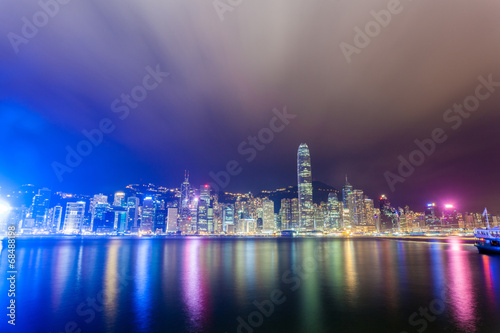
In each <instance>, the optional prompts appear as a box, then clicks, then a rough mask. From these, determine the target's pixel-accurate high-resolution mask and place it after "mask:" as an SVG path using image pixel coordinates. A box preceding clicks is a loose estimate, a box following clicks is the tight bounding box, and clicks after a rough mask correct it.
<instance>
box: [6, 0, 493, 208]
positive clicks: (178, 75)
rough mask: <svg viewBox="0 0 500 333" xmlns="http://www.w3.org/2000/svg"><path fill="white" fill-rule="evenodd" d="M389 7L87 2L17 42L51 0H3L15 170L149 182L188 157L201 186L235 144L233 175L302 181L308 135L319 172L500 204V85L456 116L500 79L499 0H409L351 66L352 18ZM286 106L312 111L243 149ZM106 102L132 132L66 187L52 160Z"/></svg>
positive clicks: (110, 139)
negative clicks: (433, 138) (410, 165)
mask: <svg viewBox="0 0 500 333" xmlns="http://www.w3.org/2000/svg"><path fill="white" fill-rule="evenodd" d="M387 4H388V1H368V0H366V1H324V0H318V1H299V0H292V1H291V0H276V1H272V2H270V1H256V0H254V1H249V0H246V1H243V2H242V4H241V5H240V6H238V7H237V8H235V9H234V10H233V11H232V12H226V13H225V14H224V18H225V19H224V21H223V22H221V21H220V19H219V17H218V15H217V12H216V10H215V9H214V7H213V5H212V1H204V2H193V1H189V2H188V1H157V0H149V1H141V2H137V1H124V0H120V1H118V0H115V1H106V2H102V1H84V2H82V1H78V0H73V1H70V2H69V3H68V4H66V5H61V6H60V8H59V12H58V13H57V14H56V15H55V16H54V17H53V18H50V20H49V22H48V24H47V25H46V26H43V27H41V28H40V29H39V31H38V33H37V35H36V36H35V37H34V38H32V39H30V40H29V42H28V43H27V44H22V45H19V53H17V54H16V53H15V52H14V50H13V48H12V45H11V43H10V42H9V39H8V38H7V34H8V33H9V32H14V33H17V34H21V28H22V25H23V22H22V18H23V16H26V17H28V18H29V19H31V18H32V16H33V14H35V13H36V12H37V11H39V10H40V7H39V4H38V2H37V1H14V0H6V1H3V2H2V3H1V4H0V12H1V13H2V14H1V18H2V20H1V21H0V22H2V23H0V33H1V34H2V35H3V36H6V37H5V38H3V39H2V42H1V44H0V52H1V54H2V66H1V67H0V80H1V81H0V85H1V90H0V112H1V113H2V114H1V115H0V119H2V124H0V129H1V130H2V138H3V141H4V143H5V144H4V147H3V148H2V149H1V150H0V152H1V154H2V155H1V156H2V162H1V163H0V172H1V173H2V180H3V181H4V182H5V183H12V184H15V183H23V182H36V183H39V184H41V185H48V186H51V187H53V188H62V189H65V190H72V189H74V190H78V191H87V192H91V191H93V190H95V191H96V192H97V191H100V190H101V189H102V188H113V187H120V186H123V185H125V184H127V183H131V182H137V181H141V180H142V181H152V182H156V183H161V184H165V185H167V186H177V185H178V183H179V182H180V181H181V177H182V174H183V170H184V169H190V170H192V171H191V174H192V176H193V180H194V181H195V182H200V183H201V182H206V181H208V180H209V177H208V173H209V172H210V171H218V170H222V169H223V168H224V167H225V164H226V163H227V162H228V161H230V160H233V159H236V160H238V161H241V162H242V166H243V172H242V174H241V175H239V176H237V177H234V178H233V179H232V181H231V184H230V185H229V189H234V190H241V191H245V190H247V189H251V190H257V189H263V188H265V189H271V188H273V187H278V186H283V185H289V184H293V183H294V182H295V180H296V174H295V173H296V167H295V165H294V163H295V159H296V149H297V147H298V145H299V143H301V142H307V143H308V145H309V147H310V148H311V153H312V163H313V175H314V178H315V179H317V180H321V181H325V182H327V183H329V184H331V185H334V186H336V187H340V186H341V185H342V183H343V179H344V175H345V174H346V173H348V174H349V176H350V179H351V182H352V183H353V184H354V185H355V186H356V187H359V188H363V189H365V190H366V191H367V193H368V194H370V195H371V196H378V195H379V194H380V193H382V192H386V193H387V194H388V195H389V197H390V198H391V197H392V198H394V199H393V201H395V202H397V203H399V204H404V203H410V204H412V205H422V204H423V203H425V202H426V201H427V200H434V201H439V200H456V201H457V202H459V203H460V204H461V205H462V206H463V207H464V208H465V207H466V209H471V208H473V209H480V207H481V206H483V205H489V206H491V207H492V208H493V207H494V208H495V209H498V210H500V202H499V201H498V199H499V198H498V190H497V188H496V185H495V184H497V183H498V181H499V180H500V179H499V176H498V172H496V170H495V169H494V168H495V165H496V164H498V162H499V158H498V155H497V153H496V151H497V148H498V144H499V143H500V142H499V141H500V139H499V136H498V134H497V128H498V125H497V124H498V112H497V106H496V105H498V102H499V101H500V91H499V92H498V93H497V94H495V95H494V96H493V97H491V98H490V99H488V100H487V101H485V102H483V103H482V104H481V107H480V109H479V110H478V111H477V112H476V113H475V114H473V115H472V117H471V118H469V119H466V120H465V121H464V123H463V126H461V128H459V129H458V130H456V131H454V130H450V128H449V124H446V123H444V122H443V113H444V112H445V110H446V109H448V108H449V107H451V106H452V105H453V104H454V103H461V102H462V101H463V100H464V98H465V97H466V96H468V95H470V94H472V93H474V91H475V88H476V86H477V85H478V79H477V78H478V77H479V76H481V75H482V76H485V77H487V76H488V75H489V74H490V73H491V74H493V76H494V77H495V78H498V80H499V81H500V70H499V67H498V59H499V56H500V44H499V43H498V41H497V39H498V38H497V37H498V36H499V29H500V25H499V24H498V15H497V13H498V10H499V9H500V8H499V7H500V4H498V3H495V2H480V3H479V2H471V1H465V0H460V1H457V0H447V1H440V2H439V3H431V2H423V1H405V0H402V1H401V4H402V7H403V10H402V12H401V13H400V14H398V15H394V16H393V17H392V20H391V22H390V23H389V25H388V26H387V27H386V28H383V29H382V31H381V32H380V34H379V35H378V36H376V37H374V38H373V39H372V41H371V43H370V45H369V46H367V47H366V48H365V49H363V50H361V53H360V54H356V55H353V57H352V62H351V63H347V61H346V59H345V57H344V55H343V53H342V51H341V49H340V46H339V45H340V43H342V42H346V43H350V44H353V39H354V36H355V32H354V30H353V29H354V28H355V27H360V28H364V26H365V24H366V23H367V22H369V21H371V20H373V17H372V14H370V11H372V10H374V11H380V10H382V9H385V8H387ZM157 64H159V65H160V67H161V68H162V70H164V71H166V72H169V73H170V76H169V78H168V79H166V80H165V81H164V82H163V83H162V84H161V85H160V86H159V87H158V88H157V89H156V90H154V91H152V92H150V93H149V96H148V97H147V99H146V100H145V101H144V102H142V103H141V104H140V105H139V107H137V108H136V109H134V110H132V112H131V113H130V116H129V117H128V118H127V119H125V120H123V121H122V120H120V119H119V118H118V115H117V114H115V113H113V112H112V111H111V103H112V101H113V100H114V99H116V98H119V97H120V95H121V94H122V93H129V92H130V91H131V89H132V88H133V87H135V86H137V85H138V84H141V82H142V80H143V77H144V76H145V75H146V69H145V68H146V67H147V66H151V67H155V66H156V65H157ZM13 105H15V107H13ZM285 105H286V106H287V107H288V110H289V111H290V112H292V113H294V114H296V115H297V118H296V119H294V120H293V121H292V123H291V124H290V125H289V126H288V127H287V128H286V129H285V130H284V131H283V132H281V133H279V134H277V135H276V137H275V140H274V141H273V142H272V143H270V144H269V145H268V146H267V147H266V149H265V150H264V151H262V152H260V153H259V154H258V156H257V158H256V159H255V160H254V161H253V162H252V163H244V157H243V156H241V155H240V154H239V153H238V150H237V147H238V145H239V144H240V143H241V142H242V141H243V140H245V139H246V138H247V137H248V135H254V134H256V133H258V132H259V130H260V129H261V128H263V127H266V126H268V124H269V120H270V119H271V117H272V116H273V114H272V112H271V110H272V109H273V108H279V109H282V108H283V107H284V106H285ZM20 115H22V118H23V122H22V123H20V122H19V120H18V119H19V117H21V116H20ZM105 117H109V118H110V119H112V120H113V121H114V124H115V125H116V130H115V131H114V132H113V133H111V134H110V135H107V136H106V138H105V141H104V143H103V144H102V145H100V146H99V147H97V148H96V149H95V151H94V153H92V154H91V155H90V156H88V157H86V158H85V160H84V161H83V163H82V164H81V165H80V166H79V167H78V168H75V171H74V172H73V173H71V174H68V175H66V176H65V181H64V182H63V183H61V184H60V183H59V182H58V181H57V177H56V176H55V174H54V173H53V171H52V168H51V163H52V161H54V160H57V161H61V162H62V161H63V160H64V157H65V147H66V146H67V145H70V146H73V147H74V146H76V144H77V143H78V142H79V140H81V139H83V136H82V134H81V131H82V130H84V129H87V130H89V129H92V128H96V127H97V126H98V124H99V122H100V120H101V119H103V118H105ZM16 119H17V120H16ZM437 127H442V128H444V129H445V130H446V133H447V134H448V135H449V139H448V140H447V141H446V142H445V143H444V144H443V145H441V146H439V147H438V148H437V151H436V153H435V154H433V155H432V156H430V157H429V158H428V159H427V160H426V162H425V164H424V165H422V166H421V167H419V168H417V170H416V171H415V173H414V174H413V175H412V176H411V177H409V178H408V180H407V181H405V183H404V184H398V185H397V187H396V188H397V190H396V192H395V193H390V190H389V187H388V186H387V184H386V182H385V179H384V177H383V174H384V172H385V171H387V170H391V171H394V170H395V169H396V168H397V163H398V162H397V158H398V155H400V154H402V155H405V154H409V153H410V152H411V151H412V150H413V149H415V146H414V143H413V141H414V140H415V139H417V138H418V139H423V138H426V137H429V136H430V133H431V132H432V130H433V129H434V128H437ZM14 166H15V167H14Z"/></svg>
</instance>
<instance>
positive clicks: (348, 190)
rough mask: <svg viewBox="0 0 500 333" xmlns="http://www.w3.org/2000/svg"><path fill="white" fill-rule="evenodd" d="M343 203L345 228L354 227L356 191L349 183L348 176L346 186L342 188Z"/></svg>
mask: <svg viewBox="0 0 500 333" xmlns="http://www.w3.org/2000/svg"><path fill="white" fill-rule="evenodd" d="M342 201H343V204H344V218H343V220H344V227H349V226H354V225H355V218H354V216H355V212H356V208H355V206H354V190H353V187H352V185H351V184H349V182H348V181H347V176H345V184H344V186H343V187H342Z"/></svg>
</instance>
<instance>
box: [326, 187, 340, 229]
mask: <svg viewBox="0 0 500 333" xmlns="http://www.w3.org/2000/svg"><path fill="white" fill-rule="evenodd" d="M341 206H342V205H341V203H340V202H339V199H338V197H337V194H336V193H328V206H327V220H326V221H327V222H326V228H327V229H328V230H332V229H337V228H340V227H341V216H342V207H341Z"/></svg>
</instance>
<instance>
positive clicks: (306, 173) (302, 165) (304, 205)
mask: <svg viewBox="0 0 500 333" xmlns="http://www.w3.org/2000/svg"><path fill="white" fill-rule="evenodd" d="M297 178H298V199H299V227H300V228H303V229H307V230H313V229H314V219H313V188H312V176H311V155H310V154H309V147H307V144H305V143H302V144H301V145H300V146H299V150H298V153H297Z"/></svg>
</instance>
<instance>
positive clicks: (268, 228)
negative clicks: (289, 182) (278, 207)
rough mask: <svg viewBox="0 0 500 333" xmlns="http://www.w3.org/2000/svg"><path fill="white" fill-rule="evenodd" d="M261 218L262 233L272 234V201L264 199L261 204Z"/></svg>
mask: <svg viewBox="0 0 500 333" xmlns="http://www.w3.org/2000/svg"><path fill="white" fill-rule="evenodd" d="M262 207H263V213H264V214H263V216H262V231H263V232H273V231H274V229H275V225H274V201H272V200H269V199H266V200H264V201H263V202H262Z"/></svg>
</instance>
